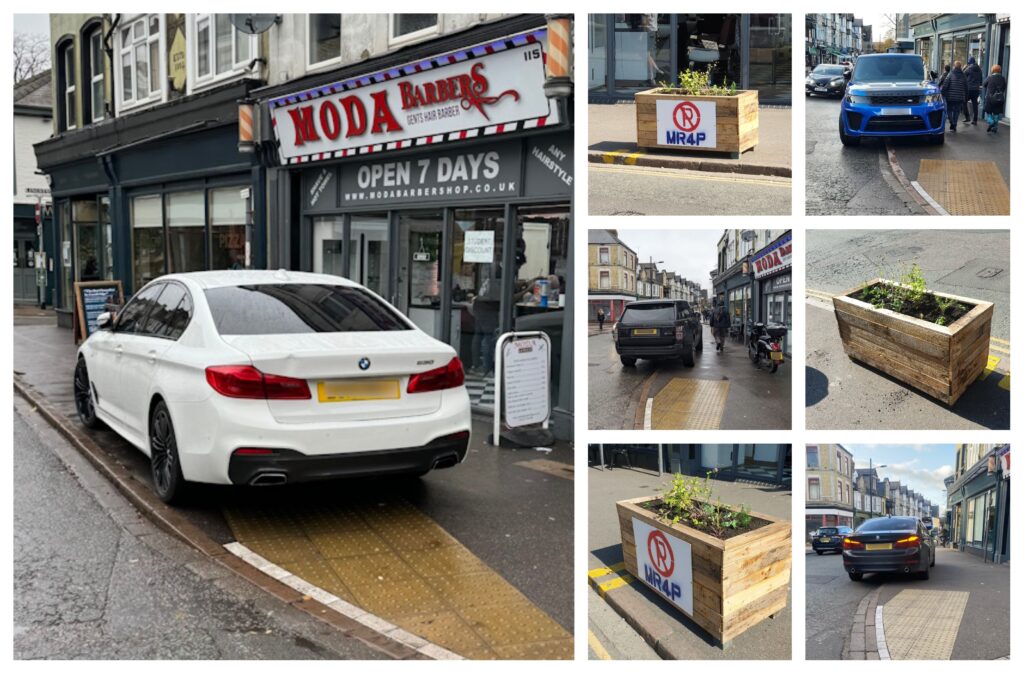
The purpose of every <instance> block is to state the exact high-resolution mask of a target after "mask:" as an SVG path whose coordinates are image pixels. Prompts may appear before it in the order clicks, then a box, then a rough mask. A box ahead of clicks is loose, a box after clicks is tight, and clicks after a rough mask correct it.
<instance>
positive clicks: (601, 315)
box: [597, 307, 604, 332]
mask: <svg viewBox="0 0 1024 674" xmlns="http://www.w3.org/2000/svg"><path fill="white" fill-rule="evenodd" d="M597 329H598V331H600V332H604V309H602V308H601V307H598V308H597Z"/></svg>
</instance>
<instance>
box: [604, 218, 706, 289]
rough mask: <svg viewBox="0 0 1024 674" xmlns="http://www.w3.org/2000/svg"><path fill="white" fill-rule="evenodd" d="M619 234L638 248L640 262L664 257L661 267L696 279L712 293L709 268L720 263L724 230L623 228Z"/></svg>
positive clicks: (690, 278)
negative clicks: (720, 240)
mask: <svg viewBox="0 0 1024 674" xmlns="http://www.w3.org/2000/svg"><path fill="white" fill-rule="evenodd" d="M618 232H619V238H620V239H622V241H623V243H625V244H626V245H628V246H629V247H630V248H632V249H633V250H634V251H636V255H637V259H638V260H639V261H640V262H650V261H651V258H652V257H653V258H654V262H658V261H659V260H661V261H663V263H662V264H659V265H658V269H664V270H667V271H674V272H675V273H677V274H679V275H680V276H682V277H683V278H685V279H688V280H690V281H696V282H697V283H699V284H700V285H701V287H702V288H707V289H708V295H709V296H710V295H711V277H710V275H709V272H710V271H711V270H712V269H714V268H715V267H716V266H717V265H718V240H719V239H720V238H722V230H721V229H715V230H704V229H700V230H678V229H620V230H618Z"/></svg>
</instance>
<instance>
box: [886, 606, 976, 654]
mask: <svg viewBox="0 0 1024 674" xmlns="http://www.w3.org/2000/svg"><path fill="white" fill-rule="evenodd" d="M969 595H970V593H969V592H952V591H946V590H903V591H901V592H900V593H899V594H897V595H896V596H895V597H893V598H892V599H890V600H889V602H888V603H886V604H885V608H884V609H883V610H882V613H883V619H882V620H883V624H884V629H885V643H886V645H887V646H888V649H889V657H891V658H892V659H893V660H949V657H950V655H951V654H952V653H953V644H954V642H956V635H957V631H959V629H960V620H961V619H962V618H963V615H964V609H965V608H966V607H967V598H968V596H969Z"/></svg>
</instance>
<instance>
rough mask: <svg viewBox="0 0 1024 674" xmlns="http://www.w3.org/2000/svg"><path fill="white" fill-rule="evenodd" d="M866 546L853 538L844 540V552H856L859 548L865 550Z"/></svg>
mask: <svg viewBox="0 0 1024 674" xmlns="http://www.w3.org/2000/svg"><path fill="white" fill-rule="evenodd" d="M863 547H864V544H863V543H861V542H860V541H855V540H853V539H852V538H844V539H843V550H856V549H857V548H863Z"/></svg>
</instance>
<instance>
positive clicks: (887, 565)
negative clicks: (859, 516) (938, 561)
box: [843, 516, 935, 580]
mask: <svg viewBox="0 0 1024 674" xmlns="http://www.w3.org/2000/svg"><path fill="white" fill-rule="evenodd" d="M933 566H935V539H934V538H933V537H932V535H931V533H929V532H928V530H926V529H925V528H924V525H923V524H922V523H921V520H920V519H918V518H916V517H892V516H888V517H876V518H874V519H870V520H868V521H867V522H864V523H863V524H861V525H860V526H859V527H857V530H856V531H855V532H853V533H852V534H849V535H848V536H846V537H845V538H844V539H843V567H844V568H845V569H846V572H847V573H848V574H850V580H860V579H861V578H863V577H864V574H865V573H901V574H910V573H917V574H919V575H920V576H921V577H922V578H928V569H929V568H930V567H933Z"/></svg>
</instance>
